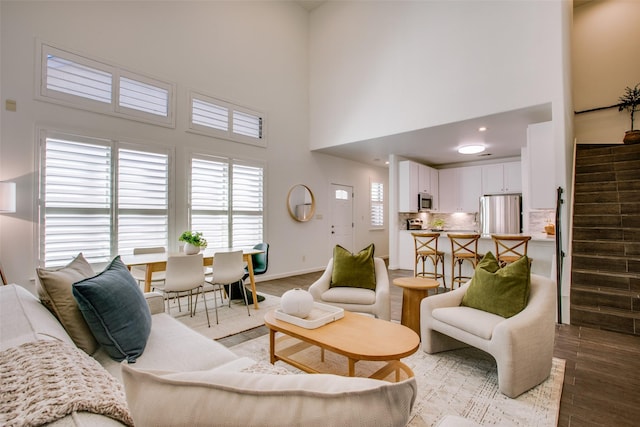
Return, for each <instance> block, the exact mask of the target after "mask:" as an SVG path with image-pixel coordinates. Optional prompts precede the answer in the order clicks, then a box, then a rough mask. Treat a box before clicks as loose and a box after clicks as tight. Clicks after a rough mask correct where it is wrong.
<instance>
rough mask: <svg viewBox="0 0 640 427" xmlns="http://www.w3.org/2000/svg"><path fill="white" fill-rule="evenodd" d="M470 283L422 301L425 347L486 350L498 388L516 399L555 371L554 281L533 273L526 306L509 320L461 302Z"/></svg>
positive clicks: (423, 347) (421, 311) (438, 349)
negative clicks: (496, 375)
mask: <svg viewBox="0 0 640 427" xmlns="http://www.w3.org/2000/svg"><path fill="white" fill-rule="evenodd" d="M469 284H470V282H467V283H466V284H465V285H464V286H462V287H460V288H458V289H456V290H455V291H452V292H449V293H446V294H439V295H434V296H430V297H428V298H425V299H423V300H422V303H421V305H420V323H421V326H420V330H421V332H422V349H423V350H424V351H425V352H427V353H430V354H431V353H439V352H441V351H446V350H453V349H455V348H460V347H467V346H472V347H476V348H479V349H481V350H483V351H486V352H487V353H489V354H491V355H492V356H493V357H494V358H495V359H496V364H497V367H498V386H499V388H500V391H501V392H502V393H503V394H505V395H507V396H508V397H511V398H515V397H517V396H519V395H520V394H522V393H524V392H525V391H527V390H529V389H531V388H533V387H535V386H536V385H538V384H540V383H541V382H543V381H544V380H545V379H546V378H547V377H548V376H549V374H550V373H551V364H552V358H553V341H554V338H555V320H556V314H555V309H556V284H555V282H554V281H552V280H550V279H548V278H546V277H543V276H538V275H535V274H532V275H531V293H530V295H529V301H528V303H527V306H526V307H525V308H524V310H522V311H521V312H520V313H518V314H516V315H514V316H512V317H509V318H506V319H505V318H503V317H501V316H498V315H495V314H492V313H487V312H484V311H481V310H476V309H475V308H471V307H464V306H460V302H461V301H462V297H463V295H464V294H465V292H466V291H467V288H468V287H469Z"/></svg>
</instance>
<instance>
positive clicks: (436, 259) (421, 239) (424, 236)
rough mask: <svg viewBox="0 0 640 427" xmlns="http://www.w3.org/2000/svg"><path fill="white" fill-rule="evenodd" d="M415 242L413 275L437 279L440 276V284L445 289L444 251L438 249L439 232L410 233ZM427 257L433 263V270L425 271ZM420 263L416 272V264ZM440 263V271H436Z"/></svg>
mask: <svg viewBox="0 0 640 427" xmlns="http://www.w3.org/2000/svg"><path fill="white" fill-rule="evenodd" d="M411 235H412V236H413V241H414V244H415V264H414V267H413V275H414V276H415V277H428V278H431V279H435V280H438V279H440V278H442V286H443V287H444V290H445V291H446V290H447V282H446V279H445V276H444V252H442V251H439V250H438V238H439V237H440V233H411ZM427 259H429V260H431V263H432V264H433V272H431V271H426V269H425V261H426V260H427ZM419 263H422V271H420V272H418V264H419ZM440 263H442V273H438V264H440Z"/></svg>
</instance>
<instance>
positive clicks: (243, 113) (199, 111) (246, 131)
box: [188, 91, 266, 146]
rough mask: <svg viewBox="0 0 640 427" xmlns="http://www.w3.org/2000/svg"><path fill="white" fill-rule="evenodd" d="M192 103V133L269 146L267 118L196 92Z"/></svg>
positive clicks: (190, 94)
mask: <svg viewBox="0 0 640 427" xmlns="http://www.w3.org/2000/svg"><path fill="white" fill-rule="evenodd" d="M189 100H190V111H189V124H188V125H189V130H190V131H192V132H196V133H199V134H202V135H207V136H213V137H218V138H224V139H229V140H232V141H237V142H243V143H248V144H253V145H260V146H266V140H265V132H264V114H262V113H259V112H257V111H252V110H250V109H246V108H243V107H240V106H238V105H234V104H232V103H229V102H226V101H222V100H219V99H216V98H212V97H210V96H206V95H202V94H200V93H197V92H193V91H192V92H190V93H189Z"/></svg>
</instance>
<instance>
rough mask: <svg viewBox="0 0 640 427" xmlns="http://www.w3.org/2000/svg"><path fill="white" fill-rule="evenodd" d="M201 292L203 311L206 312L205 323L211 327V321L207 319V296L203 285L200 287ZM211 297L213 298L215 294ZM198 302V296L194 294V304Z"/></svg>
mask: <svg viewBox="0 0 640 427" xmlns="http://www.w3.org/2000/svg"><path fill="white" fill-rule="evenodd" d="M200 289H201V292H202V301H204V312H205V313H207V325H208V326H209V327H211V321H209V309H208V308H207V296H206V294H205V293H204V286H201V287H200ZM213 299H214V300H215V295H214V296H213ZM197 302H198V296H197V295H196V304H197ZM217 313H218V311H217V310H216V315H217Z"/></svg>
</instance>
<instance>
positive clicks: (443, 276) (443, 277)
mask: <svg viewBox="0 0 640 427" xmlns="http://www.w3.org/2000/svg"><path fill="white" fill-rule="evenodd" d="M440 262H442V286H443V287H444V291H445V292H447V278H446V277H445V275H444V255H441V256H440ZM451 290H453V284H451Z"/></svg>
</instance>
